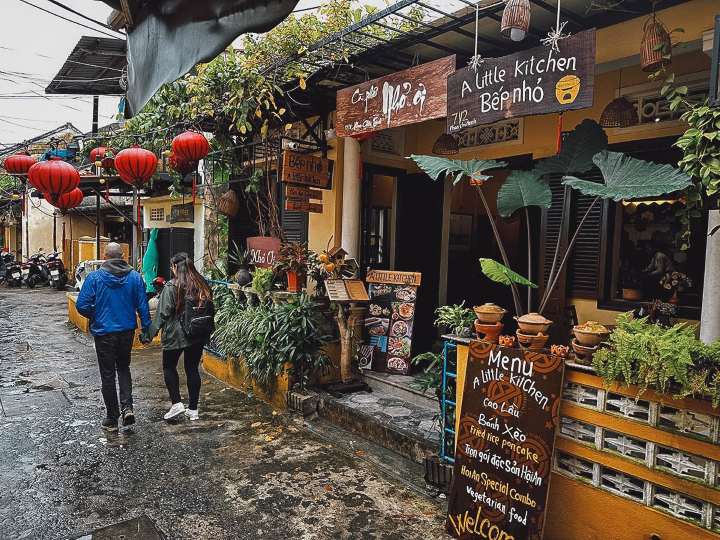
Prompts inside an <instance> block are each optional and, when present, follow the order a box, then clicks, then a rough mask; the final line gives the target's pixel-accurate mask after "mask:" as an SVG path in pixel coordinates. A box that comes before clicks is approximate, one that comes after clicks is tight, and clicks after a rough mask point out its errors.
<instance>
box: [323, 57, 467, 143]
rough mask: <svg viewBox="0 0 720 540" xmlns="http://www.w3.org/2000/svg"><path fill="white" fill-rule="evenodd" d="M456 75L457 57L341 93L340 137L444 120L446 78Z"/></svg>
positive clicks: (338, 104)
mask: <svg viewBox="0 0 720 540" xmlns="http://www.w3.org/2000/svg"><path fill="white" fill-rule="evenodd" d="M453 71H455V55H452V56H447V57H445V58H441V59H439V60H435V61H433V62H428V63H427V64H422V65H419V66H415V67H411V68H409V69H406V70H403V71H398V72H397V73H391V74H390V75H386V76H384V77H380V78H378V79H373V80H371V81H367V82H364V83H361V84H357V85H355V86H350V87H349V88H344V89H342V90H339V91H338V92H337V94H336V109H337V120H336V121H335V131H336V133H337V135H338V137H352V136H354V135H360V134H361V133H371V132H373V131H380V130H382V129H388V128H394V127H398V126H405V125H408V124H416V123H418V122H424V121H425V120H431V119H433V118H444V117H445V115H446V114H447V78H448V76H449V75H450V74H451V73H452V72H453Z"/></svg>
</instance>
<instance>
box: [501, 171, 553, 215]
mask: <svg viewBox="0 0 720 540" xmlns="http://www.w3.org/2000/svg"><path fill="white" fill-rule="evenodd" d="M551 203H552V192H551V191H550V186H549V185H548V184H547V182H545V181H543V180H541V179H540V175H539V174H538V172H537V171H535V170H532V171H513V172H512V173H511V174H510V176H509V177H508V178H507V180H505V182H504V183H503V185H502V187H501V188H500V191H498V195H497V208H498V212H500V215H501V216H502V217H509V216H510V215H511V214H512V213H513V212H515V211H516V210H517V209H519V208H525V207H527V206H539V207H541V208H550V204H551Z"/></svg>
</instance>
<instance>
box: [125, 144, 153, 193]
mask: <svg viewBox="0 0 720 540" xmlns="http://www.w3.org/2000/svg"><path fill="white" fill-rule="evenodd" d="M157 162H158V160H157V156H155V154H153V153H152V152H151V151H150V150H145V149H144V148H140V147H139V146H134V147H132V148H126V149H125V150H120V152H118V153H117V155H116V156H115V169H116V170H117V172H118V174H119V175H120V179H121V180H122V181H123V182H125V183H126V184H130V185H131V186H135V187H137V186H139V185H140V184H143V183H145V182H147V181H148V180H150V178H151V177H152V175H153V174H155V171H156V170H157Z"/></svg>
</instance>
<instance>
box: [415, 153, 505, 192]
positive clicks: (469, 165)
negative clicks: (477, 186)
mask: <svg viewBox="0 0 720 540" xmlns="http://www.w3.org/2000/svg"><path fill="white" fill-rule="evenodd" d="M410 159H412V160H413V161H414V162H415V163H417V166H418V167H420V168H421V169H422V170H423V171H424V172H425V174H427V175H428V176H429V177H430V178H432V179H433V180H439V179H440V177H441V176H442V175H443V174H444V175H446V176H447V175H454V176H455V178H454V180H453V185H455V184H457V183H458V182H460V180H462V179H463V178H464V177H468V179H471V180H480V181H485V180H487V179H488V178H490V176H488V175H485V174H483V173H484V172H485V171H487V170H489V169H497V168H499V167H506V166H507V163H506V162H505V161H495V160H494V159H490V160H482V159H473V160H470V161H461V160H456V159H448V158H442V157H437V156H418V155H415V154H413V155H411V156H410Z"/></svg>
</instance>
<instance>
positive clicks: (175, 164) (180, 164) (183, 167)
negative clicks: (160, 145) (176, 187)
mask: <svg viewBox="0 0 720 540" xmlns="http://www.w3.org/2000/svg"><path fill="white" fill-rule="evenodd" d="M168 165H170V167H171V168H172V169H174V170H176V171H177V172H179V173H180V174H182V175H183V176H185V175H186V174H188V173H191V172H193V171H194V170H195V168H196V167H197V162H196V161H187V160H185V159H182V158H179V157H177V156H176V155H175V153H173V152H171V153H170V155H169V156H168Z"/></svg>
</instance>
